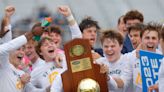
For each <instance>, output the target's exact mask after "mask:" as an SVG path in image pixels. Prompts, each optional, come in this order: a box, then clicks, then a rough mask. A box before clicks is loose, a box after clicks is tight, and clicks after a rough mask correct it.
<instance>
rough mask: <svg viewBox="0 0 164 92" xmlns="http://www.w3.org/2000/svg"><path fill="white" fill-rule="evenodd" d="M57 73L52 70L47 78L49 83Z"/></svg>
mask: <svg viewBox="0 0 164 92" xmlns="http://www.w3.org/2000/svg"><path fill="white" fill-rule="evenodd" d="M58 74H59V73H58V72H56V71H54V72H52V73H51V74H49V76H48V79H49V83H50V84H52V83H53V81H54V79H55V78H56V76H57V75H58Z"/></svg>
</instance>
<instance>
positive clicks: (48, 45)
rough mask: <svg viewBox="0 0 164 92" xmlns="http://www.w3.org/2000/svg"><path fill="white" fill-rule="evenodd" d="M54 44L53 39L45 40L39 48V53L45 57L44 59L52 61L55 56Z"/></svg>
mask: <svg viewBox="0 0 164 92" xmlns="http://www.w3.org/2000/svg"><path fill="white" fill-rule="evenodd" d="M56 48H57V47H56V44H55V43H54V41H52V40H48V39H47V40H45V41H44V42H43V43H42V45H41V47H40V49H41V53H40V55H42V56H43V58H44V59H45V61H53V60H54V58H55V57H56V53H55V50H56Z"/></svg>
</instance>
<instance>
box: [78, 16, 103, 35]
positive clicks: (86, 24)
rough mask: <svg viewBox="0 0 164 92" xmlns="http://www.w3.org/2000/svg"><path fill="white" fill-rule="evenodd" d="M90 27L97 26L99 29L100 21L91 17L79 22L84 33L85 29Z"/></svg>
mask: <svg viewBox="0 0 164 92" xmlns="http://www.w3.org/2000/svg"><path fill="white" fill-rule="evenodd" d="M90 27H96V28H97V29H100V27H99V25H98V22H97V21H95V20H93V19H92V18H91V17H87V18H84V19H83V20H82V21H81V23H80V24H79V28H80V30H81V32H82V33H83V31H84V29H86V28H90Z"/></svg>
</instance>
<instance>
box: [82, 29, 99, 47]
mask: <svg viewBox="0 0 164 92" xmlns="http://www.w3.org/2000/svg"><path fill="white" fill-rule="evenodd" d="M83 38H84V39H89V42H90V45H91V46H92V47H93V46H94V44H95V43H96V38H97V28H96V27H95V26H92V27H89V28H86V29H84V30H83Z"/></svg>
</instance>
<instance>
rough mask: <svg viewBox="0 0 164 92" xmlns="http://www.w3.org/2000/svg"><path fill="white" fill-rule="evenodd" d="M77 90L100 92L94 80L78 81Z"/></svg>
mask: <svg viewBox="0 0 164 92" xmlns="http://www.w3.org/2000/svg"><path fill="white" fill-rule="evenodd" d="M77 90H78V92H100V86H99V84H98V83H97V82H96V81H95V80H93V79H91V78H86V79H83V80H81V81H80V83H79V85H78V89H77Z"/></svg>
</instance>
